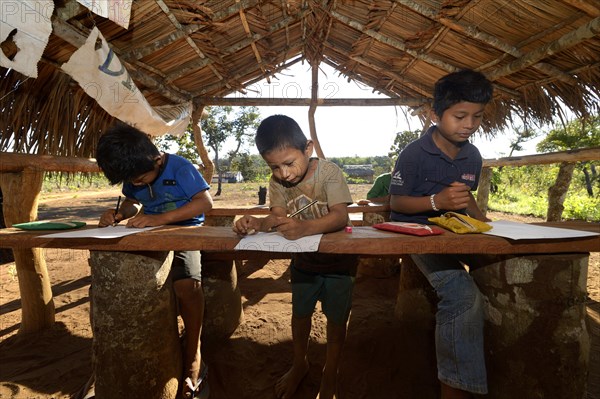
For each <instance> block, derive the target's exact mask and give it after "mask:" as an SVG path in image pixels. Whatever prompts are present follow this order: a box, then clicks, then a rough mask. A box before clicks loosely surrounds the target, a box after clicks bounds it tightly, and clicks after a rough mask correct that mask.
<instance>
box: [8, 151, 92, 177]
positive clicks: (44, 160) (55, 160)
mask: <svg viewBox="0 0 600 399" xmlns="http://www.w3.org/2000/svg"><path fill="white" fill-rule="evenodd" d="M0 156H1V157H2V162H0V172H13V173H14V172H22V171H24V170H26V169H34V170H43V171H45V172H70V173H75V172H84V173H99V172H100V168H99V167H98V164H97V163H96V160H95V159H93V158H77V157H59V156H55V155H35V154H19V153H14V152H0Z"/></svg>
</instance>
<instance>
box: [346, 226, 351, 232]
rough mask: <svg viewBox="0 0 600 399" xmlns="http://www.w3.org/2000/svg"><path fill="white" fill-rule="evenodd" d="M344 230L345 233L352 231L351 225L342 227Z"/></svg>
mask: <svg viewBox="0 0 600 399" xmlns="http://www.w3.org/2000/svg"><path fill="white" fill-rule="evenodd" d="M344 231H345V232H346V233H352V226H346V227H344Z"/></svg>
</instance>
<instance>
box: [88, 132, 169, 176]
mask: <svg viewBox="0 0 600 399" xmlns="http://www.w3.org/2000/svg"><path fill="white" fill-rule="evenodd" d="M157 157H160V152H159V151H158V148H156V146H155V145H154V143H153V142H152V140H150V138H149V137H148V135H146V134H145V133H144V132H142V131H140V130H139V129H136V128H135V127H132V126H129V125H126V124H124V123H117V124H116V125H113V126H112V127H110V128H109V129H108V130H107V132H106V133H104V134H103V135H102V136H101V137H100V140H99V141H98V149H97V150H96V162H98V166H99V167H100V169H102V172H104V175H105V176H106V178H107V179H108V180H109V181H110V183H111V184H118V183H125V182H129V181H131V180H133V179H135V178H137V177H139V176H141V175H143V174H144V173H147V172H150V171H152V170H154V166H155V165H156V158H157Z"/></svg>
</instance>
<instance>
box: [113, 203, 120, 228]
mask: <svg viewBox="0 0 600 399" xmlns="http://www.w3.org/2000/svg"><path fill="white" fill-rule="evenodd" d="M120 206H121V196H120V195H119V199H118V200H117V207H116V208H115V217H116V216H117V213H119V207H120ZM117 223H118V222H117V221H116V220H115V222H114V223H113V226H116V225H117Z"/></svg>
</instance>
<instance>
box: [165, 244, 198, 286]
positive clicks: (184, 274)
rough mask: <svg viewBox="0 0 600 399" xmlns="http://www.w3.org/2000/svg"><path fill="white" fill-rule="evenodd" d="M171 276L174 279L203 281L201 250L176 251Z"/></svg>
mask: <svg viewBox="0 0 600 399" xmlns="http://www.w3.org/2000/svg"><path fill="white" fill-rule="evenodd" d="M171 278H172V279H173V281H177V280H183V279H185V278H192V279H194V280H197V281H201V278H202V267H201V264H200V251H175V253H174V254H173V263H171Z"/></svg>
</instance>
